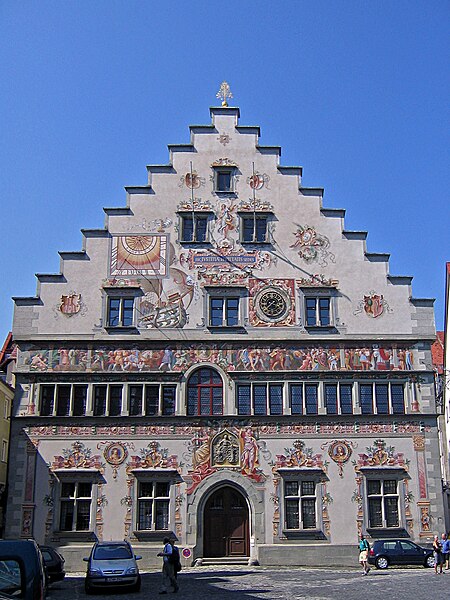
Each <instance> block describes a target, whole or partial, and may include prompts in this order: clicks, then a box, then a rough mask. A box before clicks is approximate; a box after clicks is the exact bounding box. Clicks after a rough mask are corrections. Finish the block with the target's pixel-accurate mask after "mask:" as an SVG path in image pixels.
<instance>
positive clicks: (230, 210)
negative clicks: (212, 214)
mask: <svg viewBox="0 0 450 600" xmlns="http://www.w3.org/2000/svg"><path fill="white" fill-rule="evenodd" d="M236 221H237V219H236V204H232V203H231V202H230V204H226V203H225V202H222V204H221V205H220V209H219V213H218V215H217V222H216V223H217V224H216V227H217V233H219V234H220V235H221V240H219V242H218V243H219V245H220V246H223V245H224V243H223V242H224V241H226V242H228V243H227V246H229V244H230V238H229V236H228V234H229V233H230V231H234V230H235V229H236Z"/></svg>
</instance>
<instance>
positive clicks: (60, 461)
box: [51, 442, 103, 472]
mask: <svg viewBox="0 0 450 600" xmlns="http://www.w3.org/2000/svg"><path fill="white" fill-rule="evenodd" d="M92 468H93V469H98V470H99V471H100V472H103V466H102V464H101V459H100V455H98V454H96V455H92V450H91V449H90V448H86V446H85V445H84V444H83V442H74V443H73V444H72V447H71V448H63V451H62V455H59V456H55V457H54V461H53V463H52V466H51V469H52V471H54V470H55V469H92Z"/></svg>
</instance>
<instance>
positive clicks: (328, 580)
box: [48, 565, 450, 600]
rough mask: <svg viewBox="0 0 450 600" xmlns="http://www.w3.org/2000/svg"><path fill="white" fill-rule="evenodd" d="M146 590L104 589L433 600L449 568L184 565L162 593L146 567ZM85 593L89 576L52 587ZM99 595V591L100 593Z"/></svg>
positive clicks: (237, 597)
mask: <svg viewBox="0 0 450 600" xmlns="http://www.w3.org/2000/svg"><path fill="white" fill-rule="evenodd" d="M141 573H142V589H141V591H140V592H137V593H133V594H131V593H129V592H127V591H125V590H120V591H118V590H117V589H116V590H111V591H106V592H104V593H103V592H102V593H101V596H102V597H104V598H105V600H125V598H126V597H127V596H128V597H129V600H134V599H136V600H139V599H140V598H142V600H149V599H150V598H172V597H181V598H183V600H211V599H212V598H213V599H214V598H217V600H219V599H222V598H224V599H227V598H230V600H257V599H258V600H260V599H264V600H272V599H277V600H361V598H363V599H365V600H370V599H371V598H378V599H383V598H387V599H389V600H405V598H408V597H409V598H413V599H414V600H430V597H440V598H447V597H448V594H449V586H450V571H447V572H446V573H444V574H443V575H435V573H434V570H433V569H424V568H404V569H399V568H389V569H387V570H386V571H377V570H376V569H372V570H371V571H370V573H369V575H368V576H367V577H364V576H362V574H361V571H360V569H359V568H355V569H349V568H330V569H324V568H288V567H278V568H277V567H238V566H233V567H227V566H225V565H222V566H218V567H195V568H186V569H185V568H183V570H182V572H181V573H180V574H179V576H178V581H179V585H180V591H179V593H178V596H174V595H173V594H172V593H169V594H167V595H166V596H164V595H161V596H160V595H159V594H158V592H159V590H160V584H161V573H159V572H151V573H146V572H145V571H142V570H141ZM90 597H91V596H86V594H85V592H84V574H82V573H76V574H68V575H66V578H65V580H64V581H62V582H59V583H55V584H53V585H52V586H51V587H50V590H49V595H48V600H78V599H81V598H83V599H85V598H90ZM97 597H98V595H97Z"/></svg>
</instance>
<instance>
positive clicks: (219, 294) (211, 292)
mask: <svg viewBox="0 0 450 600" xmlns="http://www.w3.org/2000/svg"><path fill="white" fill-rule="evenodd" d="M247 295H248V291H247V289H246V288H242V287H237V286H236V287H231V286H230V287H229V288H228V287H227V288H223V287H214V286H205V302H204V307H205V317H204V321H205V323H206V326H207V327H208V329H210V330H222V331H236V329H242V328H244V324H245V322H246V318H247V313H246V310H247V308H246V306H247V305H246V302H245V301H244V300H245V298H246V297H247ZM217 300H219V301H221V304H222V306H221V309H220V310H221V313H222V320H221V323H220V324H219V323H213V321H212V316H213V315H212V310H213V309H212V303H213V302H215V301H217ZM228 301H237V307H236V309H233V310H235V311H236V312H237V319H236V323H232V324H228V322H229V321H230V318H229V317H228V311H229V310H230V311H231V308H230V307H228ZM216 310H219V309H216Z"/></svg>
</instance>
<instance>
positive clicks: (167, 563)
mask: <svg viewBox="0 0 450 600" xmlns="http://www.w3.org/2000/svg"><path fill="white" fill-rule="evenodd" d="M163 543H164V548H163V551H162V552H159V553H158V556H162V558H163V566H162V590H161V591H160V592H159V593H160V594H167V592H168V589H169V587H173V591H174V593H175V594H176V593H177V592H178V583H177V579H176V575H175V565H174V564H173V562H172V561H171V557H172V553H173V547H172V544H171V541H170V539H169V538H167V537H165V538H164V540H163Z"/></svg>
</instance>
